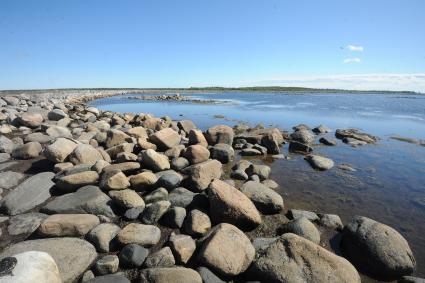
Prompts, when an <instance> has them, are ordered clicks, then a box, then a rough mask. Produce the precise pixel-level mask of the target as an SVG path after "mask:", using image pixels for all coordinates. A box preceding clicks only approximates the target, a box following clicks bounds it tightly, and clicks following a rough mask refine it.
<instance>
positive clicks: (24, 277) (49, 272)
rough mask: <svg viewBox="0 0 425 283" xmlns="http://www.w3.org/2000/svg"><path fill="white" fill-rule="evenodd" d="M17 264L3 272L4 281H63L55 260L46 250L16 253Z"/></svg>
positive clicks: (9, 282)
mask: <svg viewBox="0 0 425 283" xmlns="http://www.w3.org/2000/svg"><path fill="white" fill-rule="evenodd" d="M14 258H15V260H16V266H15V267H14V268H13V270H12V272H10V273H9V274H4V275H3V274H2V276H1V278H0V282H2V283H28V282H43V283H62V279H61V276H60V274H59V269H58V266H57V265H56V263H55V260H54V259H53V258H52V257H51V256H50V255H49V254H47V253H45V252H37V251H28V252H23V253H19V254H16V255H14Z"/></svg>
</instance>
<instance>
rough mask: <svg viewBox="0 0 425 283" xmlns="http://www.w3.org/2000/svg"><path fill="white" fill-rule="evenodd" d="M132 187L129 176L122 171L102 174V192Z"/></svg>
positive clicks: (115, 170)
mask: <svg viewBox="0 0 425 283" xmlns="http://www.w3.org/2000/svg"><path fill="white" fill-rule="evenodd" d="M129 186H130V182H129V181H128V179H127V176H126V175H125V174H124V173H123V172H122V171H121V170H117V169H114V170H110V171H106V172H105V173H103V174H102V176H101V178H100V182H99V187H100V188H101V189H102V190H106V191H110V190H124V189H125V188H127V187H129Z"/></svg>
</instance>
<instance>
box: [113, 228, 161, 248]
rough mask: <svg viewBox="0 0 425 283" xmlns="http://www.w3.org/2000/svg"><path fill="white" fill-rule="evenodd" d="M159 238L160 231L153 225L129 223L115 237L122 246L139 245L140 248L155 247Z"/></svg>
mask: <svg viewBox="0 0 425 283" xmlns="http://www.w3.org/2000/svg"><path fill="white" fill-rule="evenodd" d="M160 238H161V230H159V228H158V227H156V226H153V225H144V224H137V223H131V224H128V225H127V226H125V227H124V228H123V229H122V230H121V231H120V232H119V233H118V236H117V239H118V241H119V242H120V243H121V244H123V245H126V244H139V245H141V246H144V247H146V246H153V245H156V244H157V243H158V242H159V240H160Z"/></svg>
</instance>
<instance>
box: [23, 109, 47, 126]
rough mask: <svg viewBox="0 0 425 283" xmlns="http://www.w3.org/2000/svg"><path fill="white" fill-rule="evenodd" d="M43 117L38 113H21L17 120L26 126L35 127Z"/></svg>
mask: <svg viewBox="0 0 425 283" xmlns="http://www.w3.org/2000/svg"><path fill="white" fill-rule="evenodd" d="M43 121H44V118H43V116H42V115H41V114H39V113H28V112H27V113H23V114H22V115H20V116H18V122H19V124H20V125H22V126H25V127H28V128H32V129H34V128H37V127H39V126H40V125H41V123H43Z"/></svg>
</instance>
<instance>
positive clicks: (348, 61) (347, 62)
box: [343, 58, 362, 64]
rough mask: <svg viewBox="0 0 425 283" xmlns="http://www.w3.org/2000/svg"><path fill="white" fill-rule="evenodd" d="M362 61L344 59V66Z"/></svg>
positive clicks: (358, 59)
mask: <svg viewBox="0 0 425 283" xmlns="http://www.w3.org/2000/svg"><path fill="white" fill-rule="evenodd" d="M361 61H362V60H360V58H347V59H344V61H343V62H344V64H350V63H360V62H361Z"/></svg>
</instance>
